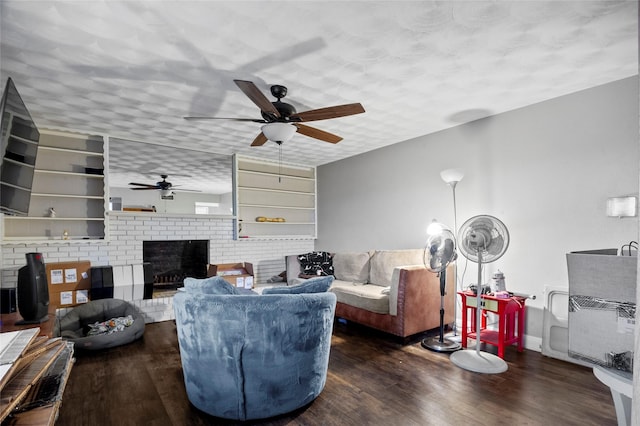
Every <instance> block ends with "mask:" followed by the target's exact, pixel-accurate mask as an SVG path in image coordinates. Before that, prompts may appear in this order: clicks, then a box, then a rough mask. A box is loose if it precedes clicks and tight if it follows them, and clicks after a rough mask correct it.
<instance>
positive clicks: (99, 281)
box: [91, 265, 113, 300]
mask: <svg viewBox="0 0 640 426" xmlns="http://www.w3.org/2000/svg"><path fill="white" fill-rule="evenodd" d="M112 298H113V267H112V266H110V265H107V266H92V267H91V300H98V299H112Z"/></svg>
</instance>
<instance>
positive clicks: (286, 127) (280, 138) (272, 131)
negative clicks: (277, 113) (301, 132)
mask: <svg viewBox="0 0 640 426" xmlns="http://www.w3.org/2000/svg"><path fill="white" fill-rule="evenodd" d="M261 130H262V133H264V135H265V136H266V138H267V139H269V140H270V141H273V142H288V141H289V139H291V138H292V137H293V134H294V133H295V132H296V130H297V129H296V127H295V126H294V125H292V124H288V123H267V124H265V125H264V126H262V128H261Z"/></svg>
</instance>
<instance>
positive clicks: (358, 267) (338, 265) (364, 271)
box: [333, 251, 371, 284]
mask: <svg viewBox="0 0 640 426" xmlns="http://www.w3.org/2000/svg"><path fill="white" fill-rule="evenodd" d="M370 259H371V253H370V252H367V251H364V252H355V253H336V254H335V255H333V269H334V271H335V276H336V279H337V280H341V281H350V282H354V283H361V284H364V283H367V282H369V260H370Z"/></svg>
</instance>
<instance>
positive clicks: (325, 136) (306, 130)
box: [294, 123, 342, 143]
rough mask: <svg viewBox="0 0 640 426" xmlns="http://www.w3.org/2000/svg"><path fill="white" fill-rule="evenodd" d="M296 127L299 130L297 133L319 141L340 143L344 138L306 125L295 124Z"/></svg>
mask: <svg viewBox="0 0 640 426" xmlns="http://www.w3.org/2000/svg"><path fill="white" fill-rule="evenodd" d="M294 126H296V127H297V128H298V130H297V132H298V133H301V134H303V135H305V136H309V137H310V138H314V139H318V140H321V141H324V142H330V143H338V142H340V141H341V140H342V138H341V137H340V136H338V135H334V134H333V133H329V132H325V131H324V130H320V129H316V128H315V127H310V126H306V125H304V124H300V123H295V124H294Z"/></svg>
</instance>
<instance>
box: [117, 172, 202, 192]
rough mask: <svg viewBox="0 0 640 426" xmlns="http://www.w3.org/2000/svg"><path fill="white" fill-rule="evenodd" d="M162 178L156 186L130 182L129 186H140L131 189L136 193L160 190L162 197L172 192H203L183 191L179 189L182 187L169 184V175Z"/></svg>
mask: <svg viewBox="0 0 640 426" xmlns="http://www.w3.org/2000/svg"><path fill="white" fill-rule="evenodd" d="M160 177H161V178H162V180H161V181H159V182H156V183H155V184H149V183H137V182H129V185H134V186H138V187H139V188H129V189H133V190H134V191H145V190H149V189H159V190H160V191H162V195H163V196H164V195H169V194H170V193H171V191H183V192H201V191H199V190H197V189H183V188H178V187H179V186H180V185H175V186H174V185H173V184H172V183H171V182H167V178H168V177H169V175H160Z"/></svg>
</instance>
